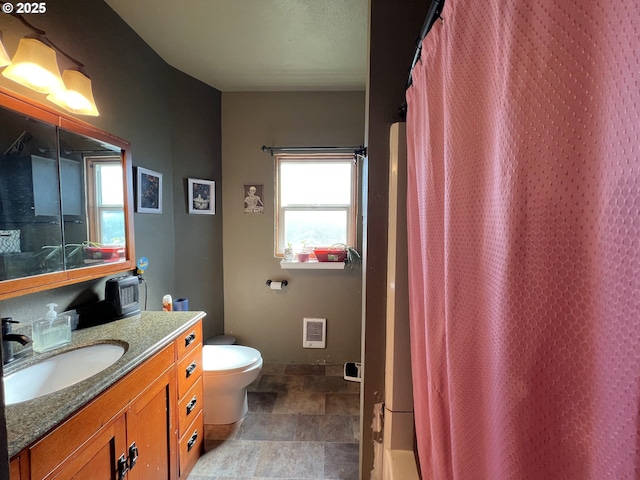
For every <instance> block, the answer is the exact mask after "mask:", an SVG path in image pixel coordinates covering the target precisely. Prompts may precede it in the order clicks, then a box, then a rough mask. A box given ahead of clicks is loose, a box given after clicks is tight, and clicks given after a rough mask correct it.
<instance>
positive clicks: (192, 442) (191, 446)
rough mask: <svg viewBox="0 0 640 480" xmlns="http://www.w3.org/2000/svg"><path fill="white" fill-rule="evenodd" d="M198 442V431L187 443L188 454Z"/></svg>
mask: <svg viewBox="0 0 640 480" xmlns="http://www.w3.org/2000/svg"><path fill="white" fill-rule="evenodd" d="M196 440H198V430H196V431H195V432H193V435H191V438H190V439H189V441H188V442H187V452H189V451H191V449H192V448H193V446H194V445H195V444H196Z"/></svg>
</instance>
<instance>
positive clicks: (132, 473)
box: [10, 322, 204, 480]
mask: <svg viewBox="0 0 640 480" xmlns="http://www.w3.org/2000/svg"><path fill="white" fill-rule="evenodd" d="M194 332H195V334H196V336H197V341H190V342H188V343H189V345H187V346H186V348H184V347H183V348H178V344H183V343H184V342H185V336H188V335H191V334H192V333H194ZM194 362H195V364H196V367H195V368H190V366H191V365H192V364H193V363H194ZM181 368H183V369H184V370H183V372H182V373H179V374H178V375H177V372H179V371H180V369H181ZM187 369H189V371H190V372H191V373H190V374H188V375H187ZM201 375H202V326H201V323H200V322H198V324H197V325H196V326H195V327H192V328H190V329H188V330H186V331H183V332H182V333H181V334H179V335H178V336H177V337H176V340H175V341H174V342H173V343H171V344H170V345H168V346H167V347H165V348H164V349H162V350H161V351H160V352H158V353H157V354H155V355H154V356H153V357H151V358H150V359H148V360H147V361H145V362H144V363H143V364H142V365H140V366H139V367H137V368H136V369H135V370H133V371H132V372H130V373H129V374H127V375H126V376H125V377H123V378H122V379H121V380H119V381H118V382H117V383H116V384H114V385H113V386H112V387H110V388H109V389H108V390H106V391H105V392H103V393H102V394H101V395H99V396H98V397H96V398H95V399H94V400H92V401H91V402H89V403H88V404H87V405H86V406H84V407H83V408H82V409H80V410H79V411H78V412H77V413H75V414H74V415H73V416H71V417H70V418H68V419H67V420H66V421H64V422H63V423H62V424H60V425H59V426H58V427H56V428H55V429H54V430H53V431H52V432H50V433H49V434H47V435H45V436H44V437H43V438H41V439H40V440H38V441H37V442H36V443H34V444H33V445H32V446H30V447H28V448H27V449H25V450H24V451H22V452H21V453H20V454H19V455H17V456H15V457H14V458H12V459H11V465H10V467H11V480H30V479H33V480H36V479H38V480H40V479H46V480H54V479H55V480H62V479H78V480H85V479H92V480H100V479H105V480H146V479H154V480H155V479H171V480H176V479H178V478H187V476H188V474H189V471H190V470H191V469H192V468H193V465H194V464H195V462H196V461H197V459H198V457H199V456H200V454H201V451H202V446H203V434H204V431H203V424H202V418H203V417H202V399H201V397H202V393H201V385H202V380H201ZM181 377H183V378H182V380H181ZM181 386H182V387H181ZM180 388H183V389H184V390H182V393H183V395H182V397H181V396H179V392H180ZM190 395H191V397H189V396H190ZM187 397H189V399H188V401H187V403H186V404H184V401H185V399H187ZM194 397H195V398H196V401H195V402H192V403H193V405H192V406H191V407H190V409H189V410H190V411H189V414H186V411H187V406H188V404H189V402H191V400H192V399H193V398H194ZM183 404H184V409H185V415H183V416H182V418H181V419H180V420H179V419H178V412H177V411H176V410H177V407H178V405H180V406H181V407H180V408H182V405H183ZM180 422H184V425H181V424H180ZM183 432H184V433H183ZM194 433H195V436H194Z"/></svg>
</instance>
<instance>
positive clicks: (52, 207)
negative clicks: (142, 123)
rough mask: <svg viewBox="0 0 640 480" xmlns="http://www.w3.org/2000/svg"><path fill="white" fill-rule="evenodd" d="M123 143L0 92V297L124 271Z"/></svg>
mask: <svg viewBox="0 0 640 480" xmlns="http://www.w3.org/2000/svg"><path fill="white" fill-rule="evenodd" d="M131 183H132V182H131V162H130V158H129V146H128V144H127V143H126V142H124V141H122V140H120V139H117V138H115V137H113V136H111V135H109V134H107V133H105V132H102V131H100V130H97V129H94V128H93V127H91V126H89V125H87V124H83V123H80V122H78V121H76V120H74V119H71V118H68V117H65V116H62V115H61V114H58V113H55V112H53V111H49V110H46V109H45V108H44V107H39V106H34V105H31V104H28V103H26V102H24V101H22V100H20V99H16V98H13V97H11V96H9V95H7V94H5V93H4V92H0V299H2V298H8V297H11V296H16V295H20V294H23V293H30V292H34V291H38V290H44V289H47V288H53V287H56V286H61V285H66V284H70V283H76V282H80V281H84V280H88V279H92V278H99V277H102V276H105V275H109V274H111V273H118V272H122V271H126V270H130V269H132V268H133V265H134V261H133V258H134V256H133V255H134V254H133V218H132V217H133V213H132V208H131V199H132V195H131Z"/></svg>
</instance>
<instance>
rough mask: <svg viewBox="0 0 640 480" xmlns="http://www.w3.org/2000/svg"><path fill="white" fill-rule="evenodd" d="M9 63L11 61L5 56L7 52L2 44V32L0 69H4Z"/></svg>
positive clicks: (0, 35)
mask: <svg viewBox="0 0 640 480" xmlns="http://www.w3.org/2000/svg"><path fill="white" fill-rule="evenodd" d="M10 63H11V59H10V58H9V55H7V51H6V50H5V48H4V45H3V44H2V32H0V68H2V67H6V66H7V65H9V64H10Z"/></svg>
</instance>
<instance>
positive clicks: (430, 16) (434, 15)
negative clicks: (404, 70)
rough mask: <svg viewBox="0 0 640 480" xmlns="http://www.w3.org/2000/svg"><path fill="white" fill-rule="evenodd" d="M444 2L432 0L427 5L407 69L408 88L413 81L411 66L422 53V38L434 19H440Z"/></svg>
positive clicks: (414, 64) (442, 0)
mask: <svg viewBox="0 0 640 480" xmlns="http://www.w3.org/2000/svg"><path fill="white" fill-rule="evenodd" d="M444 2H445V0H433V1H432V2H431V5H430V6H429V11H428V12H427V18H425V19H424V23H423V24H422V29H421V30H420V37H418V39H417V40H416V52H415V54H414V55H413V61H412V62H411V68H410V69H409V78H408V80H407V87H406V88H409V87H410V86H411V84H412V83H413V80H412V78H411V72H413V67H415V66H416V63H418V60H420V54H421V53H422V40H424V37H426V36H427V34H428V33H429V30H431V27H432V26H433V24H434V23H435V21H436V20H437V19H438V18H440V19H441V20H442V17H441V16H440V13H441V12H442V9H443V8H444ZM442 21H444V20H442Z"/></svg>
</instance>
